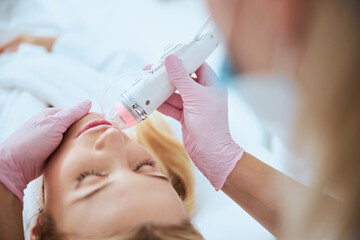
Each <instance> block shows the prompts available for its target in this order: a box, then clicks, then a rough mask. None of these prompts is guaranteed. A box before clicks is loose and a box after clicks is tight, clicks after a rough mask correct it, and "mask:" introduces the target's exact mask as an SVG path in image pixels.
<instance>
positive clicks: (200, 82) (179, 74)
mask: <svg viewBox="0 0 360 240" xmlns="http://www.w3.org/2000/svg"><path fill="white" fill-rule="evenodd" d="M165 66H166V70H167V73H168V76H169V79H170V80H171V81H172V83H173V84H174V85H175V87H176V88H177V89H178V91H179V93H180V94H177V93H174V94H173V95H172V96H171V97H170V98H169V99H168V100H167V101H166V102H165V103H164V104H162V105H161V106H160V107H159V108H158V111H160V112H161V113H163V114H165V115H168V116H170V117H173V118H174V119H176V120H178V121H179V122H180V123H181V125H182V135H183V141H184V145H185V148H186V150H187V152H188V154H189V156H190V158H191V159H192V161H193V162H194V164H195V165H196V166H197V168H198V169H199V170H200V171H201V172H202V173H203V174H204V175H205V177H206V178H207V179H208V180H209V181H210V183H211V184H212V185H213V186H214V187H215V189H216V190H217V191H218V190H220V189H221V188H222V186H223V185H224V183H225V181H226V179H227V177H228V175H229V174H230V172H231V171H232V170H233V169H234V167H235V165H236V163H237V162H238V161H239V160H240V158H241V157H242V155H243V154H244V149H242V148H241V147H240V146H239V145H238V144H236V143H235V142H234V140H233V139H232V138H231V135H230V131H229V124H228V103H227V92H226V91H225V90H224V89H220V88H218V87H216V86H215V85H214V83H215V80H216V74H215V73H214V72H213V71H212V69H211V68H210V67H209V66H208V65H207V64H206V63H205V64H203V65H202V66H201V67H200V68H199V70H198V71H197V72H196V75H197V79H196V81H195V80H194V79H193V78H191V77H190V76H189V75H188V74H187V73H186V70H185V68H184V66H183V64H182V62H181V60H180V59H178V58H177V57H176V56H174V55H170V56H168V57H167V58H166V59H165Z"/></svg>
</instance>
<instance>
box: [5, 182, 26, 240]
mask: <svg viewBox="0 0 360 240" xmlns="http://www.w3.org/2000/svg"><path fill="white" fill-rule="evenodd" d="M0 212H1V214H0V239H3V240H8V239H9V240H22V239H24V232H23V223H22V206H21V203H20V202H19V199H18V198H17V197H16V196H15V195H14V194H13V193H12V192H10V191H9V190H8V189H7V188H6V187H5V186H4V185H3V184H2V183H0Z"/></svg>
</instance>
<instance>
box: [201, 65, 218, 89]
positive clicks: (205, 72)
mask: <svg viewBox="0 0 360 240" xmlns="http://www.w3.org/2000/svg"><path fill="white" fill-rule="evenodd" d="M196 76H197V79H196V82H198V83H199V84H200V85H203V86H206V87H209V86H213V85H215V79H216V78H217V76H216V73H215V72H214V71H213V70H212V68H211V67H210V66H209V64H207V63H203V64H202V65H201V66H200V68H199V69H198V70H197V71H196Z"/></svg>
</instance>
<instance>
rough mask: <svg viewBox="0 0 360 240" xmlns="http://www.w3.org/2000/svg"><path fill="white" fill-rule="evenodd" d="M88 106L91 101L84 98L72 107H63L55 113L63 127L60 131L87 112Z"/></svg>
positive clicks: (89, 106)
mask: <svg viewBox="0 0 360 240" xmlns="http://www.w3.org/2000/svg"><path fill="white" fill-rule="evenodd" d="M90 108H91V101H89V100H84V101H82V102H80V103H78V104H77V105H75V106H73V107H69V108H65V109H63V110H61V111H59V112H58V113H57V114H56V115H57V117H58V118H59V119H60V122H59V124H60V126H62V127H63V128H64V129H62V131H66V130H67V129H68V128H69V127H70V126H71V125H72V124H73V123H75V122H76V121H78V120H80V119H81V118H83V117H84V116H85V115H86V114H88V113H89V111H90Z"/></svg>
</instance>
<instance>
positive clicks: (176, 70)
mask: <svg viewBox="0 0 360 240" xmlns="http://www.w3.org/2000/svg"><path fill="white" fill-rule="evenodd" d="M165 67H166V71H167V74H168V76H169V79H170V80H171V81H172V83H173V84H174V85H175V87H176V88H177V89H178V90H179V92H180V94H181V96H183V97H186V96H187V95H188V94H189V93H190V92H192V91H193V90H194V88H196V87H197V83H196V82H195V81H194V79H192V78H191V77H190V76H189V75H188V74H187V73H186V70H185V67H184V65H183V64H182V62H181V60H180V59H179V58H178V57H176V56H175V55H169V56H168V57H167V58H166V59H165ZM183 100H184V99H183Z"/></svg>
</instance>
